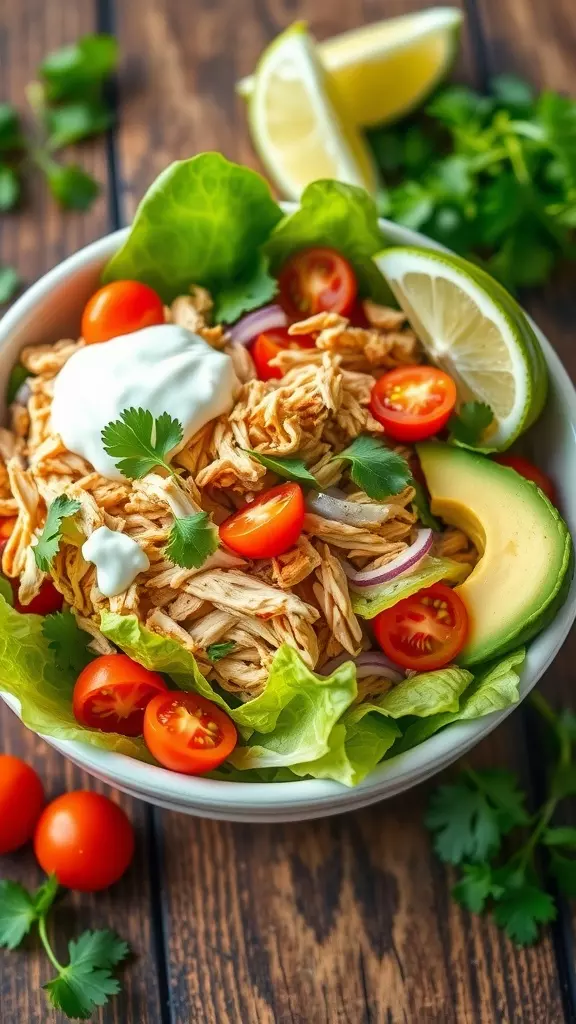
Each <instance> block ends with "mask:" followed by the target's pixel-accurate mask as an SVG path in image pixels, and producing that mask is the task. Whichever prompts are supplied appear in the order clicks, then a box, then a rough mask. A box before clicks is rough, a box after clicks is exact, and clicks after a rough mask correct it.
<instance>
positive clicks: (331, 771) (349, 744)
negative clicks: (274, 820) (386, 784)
mask: <svg viewBox="0 0 576 1024" xmlns="http://www.w3.org/2000/svg"><path fill="white" fill-rule="evenodd" d="M398 736H400V729H399V728H398V726H397V725H396V724H395V722H391V721H390V719H389V718H387V717H386V712H385V711H383V710H382V708H380V707H378V706H377V705H376V704H359V705H356V706H355V707H351V708H349V709H348V710H347V711H345V712H344V714H343V715H342V717H341V718H340V720H339V722H338V724H337V725H335V726H334V728H333V729H332V732H331V733H330V739H329V749H328V752H327V753H326V754H324V756H323V757H319V758H317V760H316V761H312V762H308V763H304V764H294V765H292V766H291V771H292V772H294V774H295V775H297V776H299V777H304V776H308V777H310V778H314V779H333V780H334V781H335V782H340V783H342V784H343V785H344V786H357V785H358V783H359V782H362V779H365V778H366V776H367V775H368V774H369V773H370V772H371V771H372V770H373V769H374V768H375V767H376V765H377V764H378V763H379V761H381V760H382V758H383V757H384V755H385V754H386V753H387V752H388V751H389V750H390V749H391V747H392V746H393V744H394V743H395V742H396V739H397V738H398Z"/></svg>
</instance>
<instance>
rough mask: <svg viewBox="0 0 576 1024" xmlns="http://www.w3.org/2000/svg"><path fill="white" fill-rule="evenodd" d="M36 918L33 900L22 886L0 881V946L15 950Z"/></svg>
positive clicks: (16, 883)
mask: <svg viewBox="0 0 576 1024" xmlns="http://www.w3.org/2000/svg"><path fill="white" fill-rule="evenodd" d="M37 916H38V915H37V913H36V908H35V906H34V900H33V899H32V896H31V895H30V893H29V892H27V891H26V889H24V887H23V886H21V885H19V884H18V882H8V881H6V880H3V881H0V946H5V947H6V948H7V949H16V946H19V945H20V943H21V942H22V939H23V938H24V936H25V935H27V934H28V932H29V931H30V929H31V927H32V925H33V924H34V922H35V921H36V919H37Z"/></svg>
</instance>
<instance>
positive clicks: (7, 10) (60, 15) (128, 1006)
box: [0, 0, 161, 1024]
mask: <svg viewBox="0 0 576 1024" xmlns="http://www.w3.org/2000/svg"><path fill="white" fill-rule="evenodd" d="M96 24H97V15H96V6H95V3H93V0H79V2H78V3H74V4H68V3H52V4H48V5H45V4H43V3H42V2H40V0H22V2H21V3H18V4H14V3H9V2H8V0H2V4H1V5H0V26H1V28H0V96H1V98H2V100H9V101H11V102H13V103H14V104H16V105H17V106H18V107H19V108H20V109H22V110H24V87H25V85H26V83H27V82H28V81H29V80H30V79H32V78H33V77H34V73H35V69H36V67H37V66H38V64H39V62H40V60H41V59H42V57H43V56H44V55H45V54H46V53H48V52H49V51H50V50H52V49H56V48H57V47H59V46H62V45H64V44H65V43H70V42H73V41H74V40H75V39H76V38H78V37H79V36H81V35H83V34H85V33H86V32H90V31H94V30H95V28H96ZM73 158H74V159H75V160H77V161H78V162H80V163H81V164H82V165H83V166H84V167H85V168H86V169H87V170H89V171H90V172H91V173H93V174H94V175H95V176H96V177H97V178H98V180H99V181H100V182H102V184H103V186H104V190H106V188H107V185H108V170H107V161H106V152H105V144H104V142H103V141H102V140H100V141H98V142H95V143H93V144H89V145H85V146H82V147H81V149H80V148H79V149H78V151H77V152H76V153H74V154H73ZM108 230H109V224H108V212H107V198H106V191H104V192H103V194H102V196H101V197H100V198H99V199H98V201H97V202H96V204H95V205H94V207H93V209H92V210H91V211H90V213H89V214H72V213H67V214H63V213H61V212H60V211H59V210H58V209H57V208H56V206H55V205H54V203H53V201H52V200H51V199H49V198H48V196H47V193H46V190H45V188H44V185H43V183H41V182H40V181H39V180H35V181H34V182H33V184H32V186H31V188H30V190H29V195H27V197H26V204H25V207H24V209H23V210H22V211H21V212H18V213H15V214H11V215H8V216H3V217H2V220H1V223H0V262H2V263H4V262H5V263H9V264H14V265H16V266H17V267H18V269H19V271H20V273H21V275H22V278H23V280H24V282H25V283H26V284H30V283H32V281H34V280H35V278H37V277H38V276H39V275H40V274H42V273H44V272H45V271H46V270H48V269H49V268H50V267H52V266H54V265H55V264H56V263H58V262H59V261H60V260H61V259H63V258H64V256H66V255H68V254H69V253H71V252H74V251H75V250H76V249H78V248H80V247H81V246H82V245H85V244H86V243H87V242H89V241H91V240H92V239H94V238H97V237H98V236H99V235H102V234H104V233H105V232H106V231H108ZM0 750H2V751H3V752H9V753H14V754H17V755H18V756H21V757H24V758H25V759H26V760H27V761H29V762H30V763H31V764H33V765H34V766H35V767H36V768H37V769H38V771H39V772H40V774H41V776H42V778H43V780H44V782H45V785H46V790H47V793H48V795H49V796H52V797H53V796H56V795H58V794H59V793H61V792H63V791H64V790H67V789H79V788H96V789H99V790H100V791H101V792H107V793H110V791H109V790H107V789H106V787H104V786H101V785H100V784H99V783H95V781H94V780H92V779H90V778H89V777H88V776H87V775H86V774H85V773H84V772H81V771H79V770H78V769H76V768H75V767H74V766H73V765H72V764H70V763H69V762H67V761H65V760H64V758H62V757H61V756H60V755H59V754H57V753H56V752H55V751H53V750H52V749H51V748H50V747H49V746H48V745H47V744H46V743H44V742H43V741H41V740H39V739H37V738H36V737H35V736H34V735H33V734H32V733H30V732H28V731H27V730H26V729H24V727H23V726H22V725H21V724H20V723H19V722H18V720H17V718H16V717H15V716H14V715H13V714H12V712H11V711H9V710H8V708H7V707H6V706H5V705H4V704H1V706H0ZM119 802H120V803H122V805H123V806H124V807H125V808H126V810H127V811H128V813H129V815H130V817H131V819H132V821H133V822H134V824H135V826H136V829H137V834H138V840H137V856H136V861H135V863H134V865H133V866H132V868H131V869H130V871H129V873H128V875H127V876H126V878H125V879H123V880H122V882H121V883H119V884H118V885H117V886H116V887H114V888H113V889H112V890H111V891H110V892H106V893H102V894H99V895H97V896H94V897H90V896H84V895H80V894H76V895H74V896H69V897H67V901H66V904H65V906H64V907H62V909H61V910H59V911H58V917H57V922H58V923H57V936H58V937H57V942H58V946H59V948H60V949H61V952H62V955H63V956H64V954H65V942H63V939H64V937H65V936H66V935H69V936H70V937H74V935H78V934H79V933H80V932H82V931H83V930H84V929H85V928H94V927H112V928H116V929H117V930H118V931H119V932H120V933H121V934H122V935H123V936H124V937H125V938H126V939H127V940H128V941H129V942H130V945H131V947H132V949H133V950H134V952H135V954H136V955H137V959H136V960H135V961H134V963H133V964H131V965H130V967H129V968H128V970H127V971H126V972H125V976H124V977H125V986H126V987H125V994H124V995H123V996H122V997H120V998H119V999H117V1000H115V1001H114V1002H113V1003H111V1004H110V1005H109V1008H107V1009H106V1010H104V1011H102V1012H101V1013H100V1014H99V1015H96V1016H95V1018H94V1019H95V1020H99V1021H100V1022H101V1024H120V1022H122V1024H158V1022H159V1021H160V1019H161V1012H160V1009H161V1008H160V997H159V990H158V981H157V978H158V971H157V969H156V967H155V958H154V950H155V941H154V935H153V934H152V925H151V906H152V895H151V888H150V882H149V874H148V849H149V821H150V812H149V810H148V808H146V807H145V806H144V805H142V804H139V803H135V802H134V801H131V800H128V799H125V798H121V799H120V801H119ZM0 861H1V863H0V876H1V877H6V878H17V879H18V880H20V881H21V882H22V883H23V884H25V885H27V886H36V885H38V884H40V882H41V880H42V875H41V872H40V869H39V868H38V866H37V865H36V863H35V861H34V858H33V855H32V853H31V851H25V852H20V853H18V854H15V855H13V856H11V857H3V858H0ZM65 908H67V909H65ZM50 976H51V971H50V965H49V964H47V961H46V958H45V957H44V956H43V954H41V953H40V952H39V951H38V949H37V948H36V947H32V951H31V952H15V953H8V952H6V951H4V950H2V951H0V1007H1V1009H0V1019H1V1020H2V1024H22V1021H29V1022H30V1024H46V1022H47V1021H48V1019H50V1020H54V1019H55V1016H54V1015H53V1014H49V1011H48V1009H47V1004H46V1000H45V996H44V993H43V992H42V991H41V984H43V983H44V982H45V981H47V980H48V978H49V977H50ZM59 1019H62V1018H59Z"/></svg>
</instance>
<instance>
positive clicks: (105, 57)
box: [39, 34, 118, 101]
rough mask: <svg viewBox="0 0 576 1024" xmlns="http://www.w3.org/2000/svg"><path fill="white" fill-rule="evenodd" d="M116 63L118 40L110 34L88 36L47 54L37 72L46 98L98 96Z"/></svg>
mask: <svg viewBox="0 0 576 1024" xmlns="http://www.w3.org/2000/svg"><path fill="white" fill-rule="evenodd" d="M117 63H118V42H117V40H116V39H115V38H114V37H113V36H110V35H105V34H99V35H88V36H84V37H83V38H82V39H79V40H78V42H76V43H73V44H72V45H71V46H65V47H63V48H62V49H61V50H56V51H55V52H53V53H50V54H48V56H47V57H45V58H44V60H43V61H42V63H41V65H40V68H39V73H40V78H41V80H42V82H43V83H44V87H45V95H46V99H47V100H48V101H60V100H77V99H78V98H79V97H82V98H84V97H86V96H94V95H99V94H100V92H99V90H100V88H101V86H102V83H103V82H104V81H105V80H106V79H107V78H108V77H109V76H110V75H111V74H112V72H113V71H114V70H115V68H116V65H117Z"/></svg>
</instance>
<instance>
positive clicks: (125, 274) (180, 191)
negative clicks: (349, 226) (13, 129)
mask: <svg viewBox="0 0 576 1024" xmlns="http://www.w3.org/2000/svg"><path fill="white" fill-rule="evenodd" d="M281 217H282V213H281V211H280V208H279V207H278V206H277V204H276V203H275V202H274V200H273V199H272V196H271V194H270V189H269V186H268V185H267V183H266V182H265V181H264V179H263V178H262V177H261V176H260V175H259V174H256V172H255V171H252V170H249V169H248V168H247V167H240V166H239V165H238V164H234V163H230V162H229V161H228V160H226V159H225V158H224V157H223V156H221V155H220V154H219V153H202V154H200V155H199V156H196V157H192V158H191V159H190V160H181V161H178V162H176V163H174V164H172V165H171V166H170V167H168V168H167V169H166V170H165V171H163V173H162V174H161V175H160V177H159V178H158V179H157V180H156V181H155V182H154V184H153V185H152V186H151V188H150V189H149V190H148V192H147V193H146V195H145V196H144V199H143V200H142V202H141V203H140V205H139V207H138V210H137V211H136V217H135V219H134V224H133V226H132V230H131V231H130V234H129V236H128V239H127V241H126V242H125V243H124V245H123V246H122V247H121V249H120V250H119V251H118V252H117V253H116V254H115V255H114V256H113V257H112V259H111V260H110V262H109V263H108V265H107V267H106V268H105V271H104V280H105V281H114V280H119V279H122V278H131V279H135V280H138V281H144V282H145V283H146V284H149V285H151V287H152V288H155V289H156V291H157V292H158V293H159V294H160V295H161V296H162V298H163V299H164V301H165V302H171V301H172V299H174V298H175V297H176V296H177V295H180V294H182V293H183V292H187V291H188V289H189V287H190V284H192V283H195V284H200V285H203V286H204V287H206V288H208V289H209V291H210V292H211V294H212V296H213V298H214V301H215V310H214V315H215V317H216V320H218V321H222V320H224V321H226V322H228V321H229V320H233V319H236V318H237V316H238V315H239V314H240V312H242V311H244V310H248V309H253V308H255V307H257V306H259V305H261V304H262V301H266V300H267V299H268V298H270V297H271V295H272V294H273V289H274V288H275V283H274V282H273V280H272V278H271V277H269V275H268V273H267V271H266V270H265V268H264V265H263V262H262V253H261V247H262V245H263V244H264V242H266V240H267V239H268V237H269V235H270V232H271V231H272V229H273V228H274V226H275V225H276V224H277V223H278V221H279V220H280V219H281ZM231 296H232V298H231ZM232 299H233V301H232Z"/></svg>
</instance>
